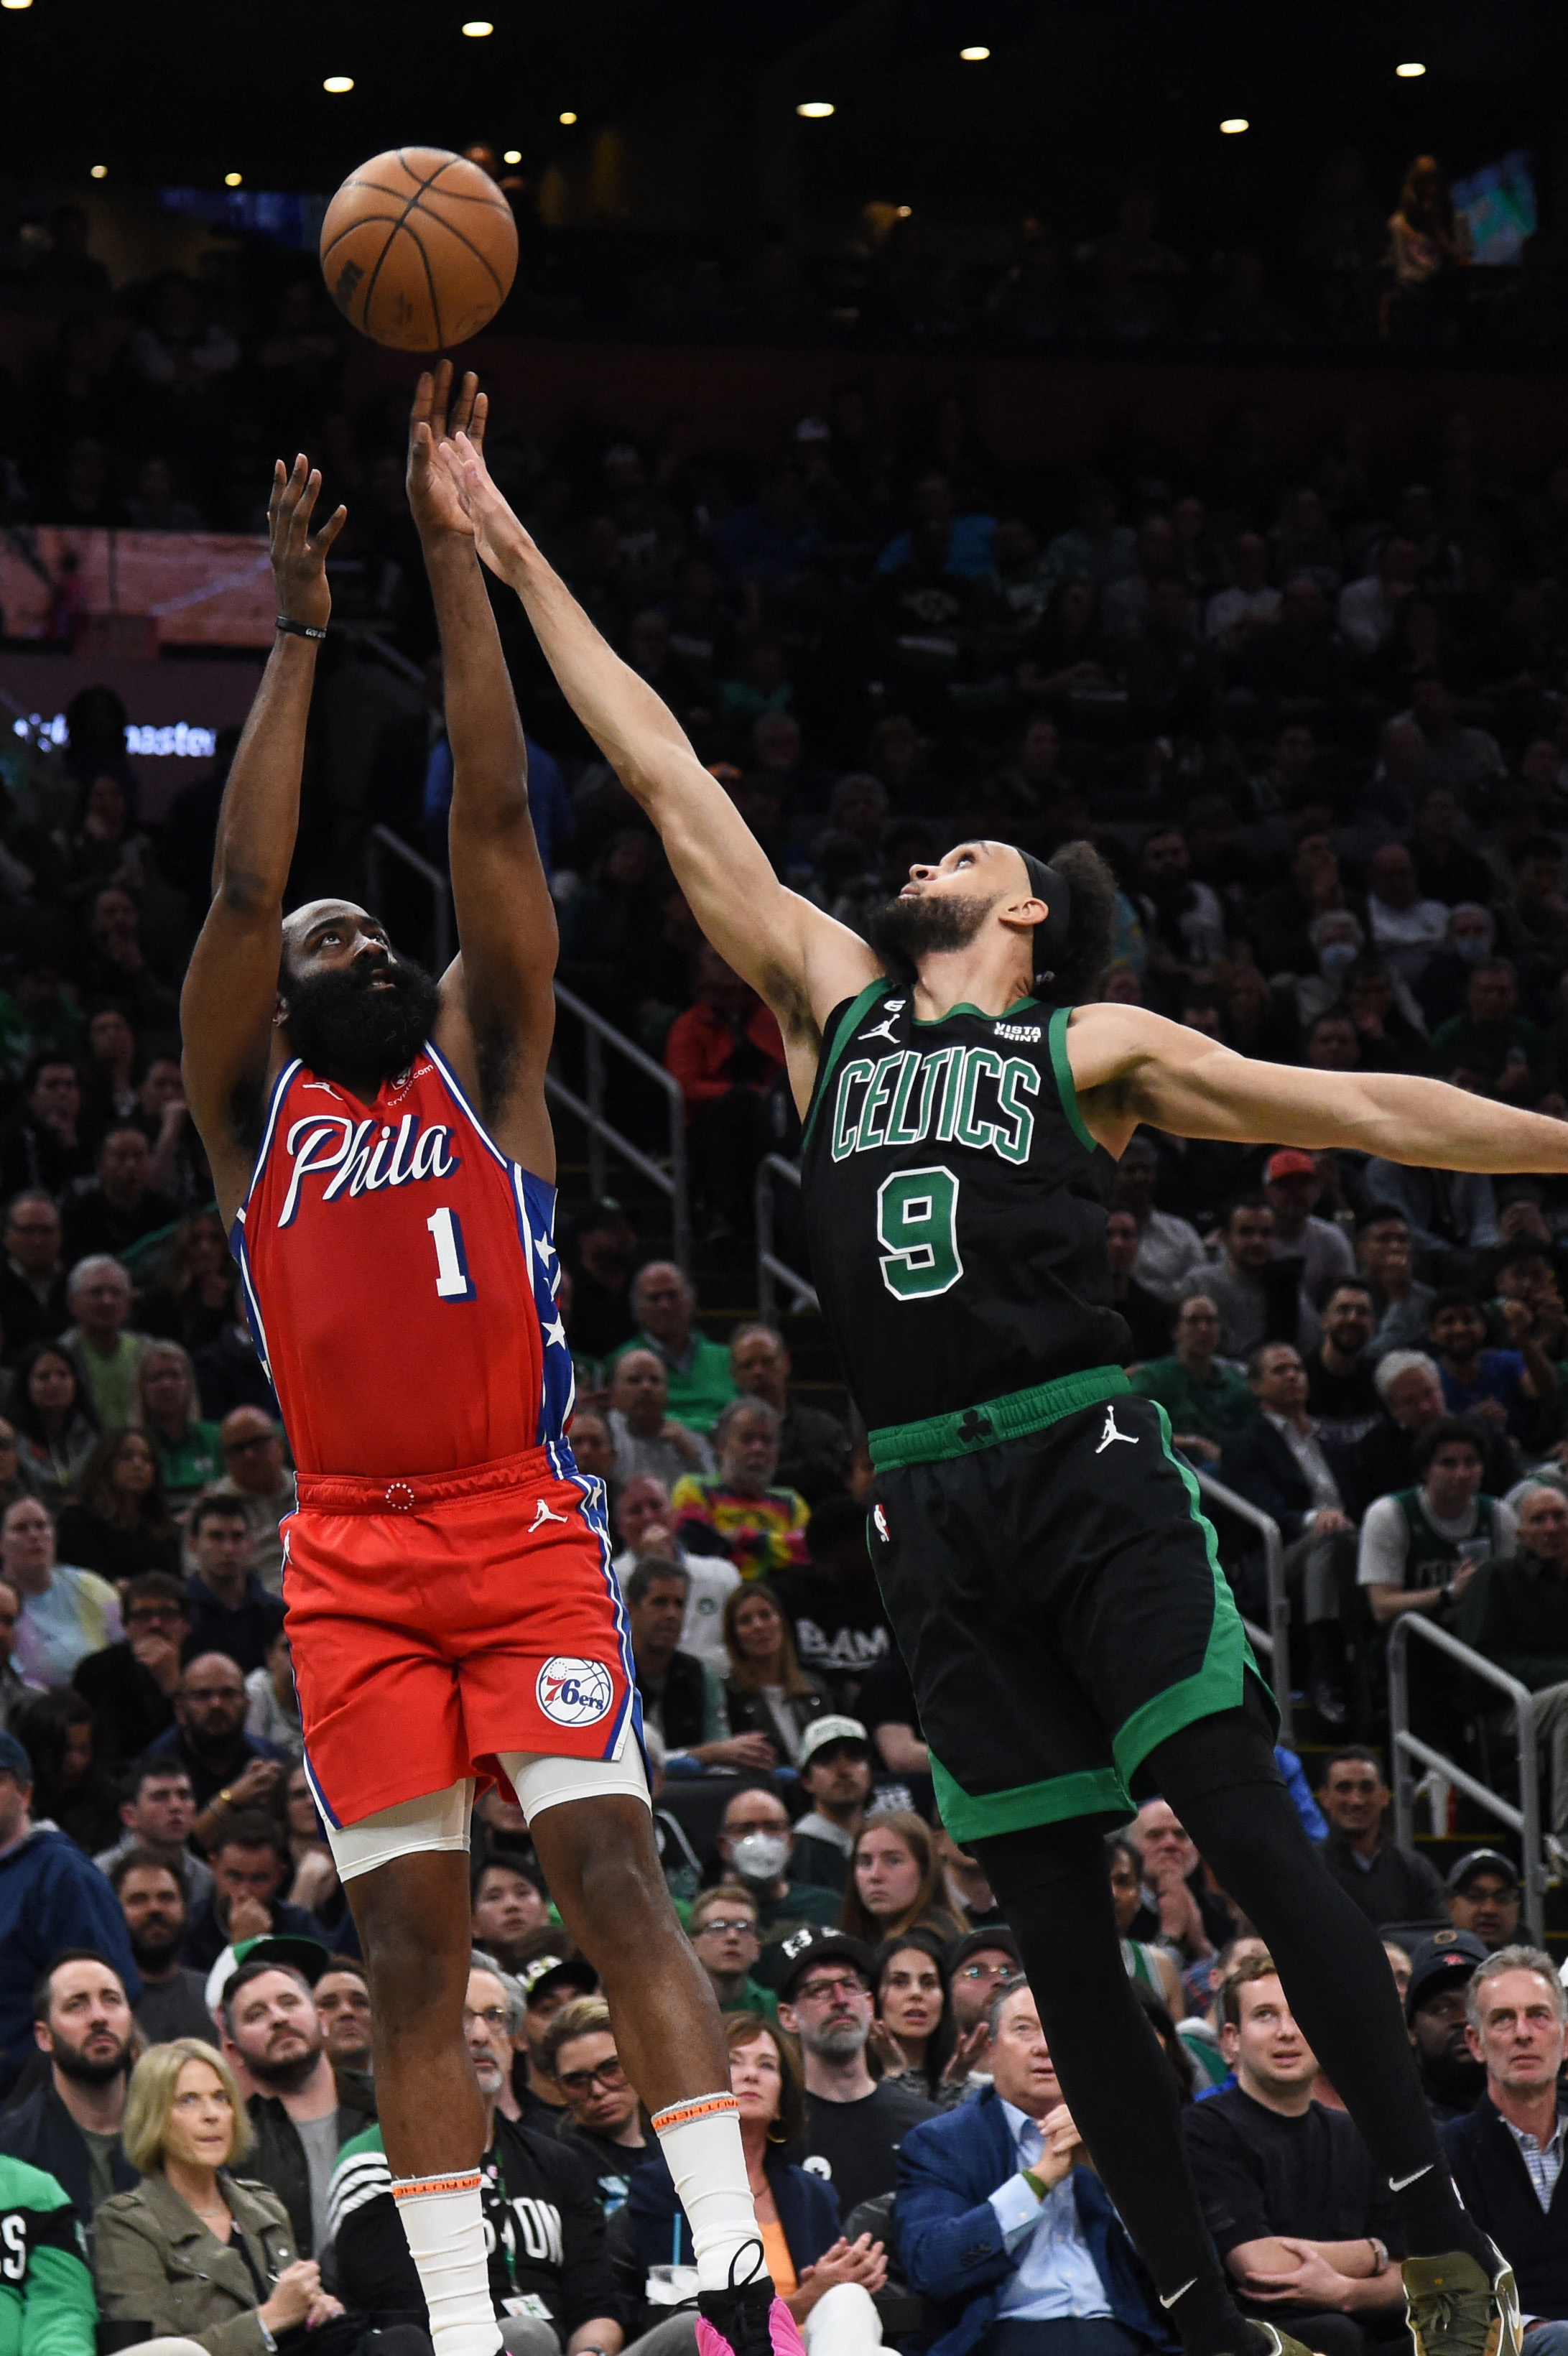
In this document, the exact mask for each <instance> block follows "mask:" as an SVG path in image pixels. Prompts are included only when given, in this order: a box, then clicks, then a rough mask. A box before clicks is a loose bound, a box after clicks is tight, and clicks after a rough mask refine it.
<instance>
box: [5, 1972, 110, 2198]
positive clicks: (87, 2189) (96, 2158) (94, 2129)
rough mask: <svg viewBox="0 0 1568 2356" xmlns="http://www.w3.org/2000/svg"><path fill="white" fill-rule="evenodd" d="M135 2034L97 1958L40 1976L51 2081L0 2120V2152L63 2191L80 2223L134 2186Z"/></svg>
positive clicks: (40, 2035)
mask: <svg viewBox="0 0 1568 2356" xmlns="http://www.w3.org/2000/svg"><path fill="white" fill-rule="evenodd" d="M134 2032H135V2022H134V2019H133V2018H132V2014H131V2007H130V2005H129V2003H128V2002H127V2000H126V1996H125V1989H124V1983H123V1981H122V1980H121V1978H120V1975H119V1974H118V1972H116V1971H115V1970H114V1969H113V1966H112V1965H109V1964H106V1963H105V1962H104V1960H103V1958H102V1955H98V1954H91V1953H90V1952H88V1951H87V1950H85V1949H78V1948H67V1949H66V1950H65V1951H64V1952H63V1953H62V1954H60V1955H59V1956H58V1957H57V1958H56V1959H55V1960H54V1961H53V1962H52V1963H51V1964H50V1965H49V1966H48V1969H47V1970H46V1971H44V1972H43V1973H41V1974H40V1976H39V1979H38V1987H37V1989H36V1991H35V1993H34V1997H33V2035H34V2038H35V2040H37V2043H38V2050H39V2051H40V2052H42V2053H45V2054H47V2055H48V2061H49V2071H48V2077H47V2078H45V2079H44V2080H43V2081H42V2082H41V2083H39V2084H38V2086H36V2087H35V2088H34V2090H33V2092H32V2093H31V2094H28V2095H27V2096H26V2097H25V2098H24V2100H23V2101H21V2102H20V2103H16V2104H13V2106H12V2107H11V2109H9V2110H8V2111H5V2112H4V2113H0V2151H4V2152H7V2153H9V2155H10V2156H11V2158H13V2159H24V2160H26V2161H27V2162H28V2164H29V2165H30V2166H31V2167H33V2168H41V2169H44V2171H45V2172H46V2174H48V2175H49V2176H52V2177H53V2178H54V2179H55V2180H56V2181H57V2183H59V2184H63V2185H64V2187H65V2189H66V2190H67V2191H68V2192H69V2193H70V2198H71V2201H72V2204H73V2205H74V2207H75V2209H76V2211H77V2213H78V2215H79V2216H80V2217H81V2219H82V2220H83V2221H84V2222H88V2221H91V2219H92V2218H94V2217H96V2215H97V2213H98V2211H99V2210H100V2209H101V2208H102V2205H103V2203H104V2201H107V2200H108V2199H109V2198H110V2196H111V2194H113V2193H115V2192H128V2191H129V2190H131V2188H132V2186H133V2185H134V2183H135V2181H136V2171H135V2169H134V2167H133V2166H132V2165H131V2163H130V2161H129V2160H128V2159H127V2158H126V2157H125V2154H124V2149H123V2148H122V2147H121V2141H120V2129H121V2124H122V2121H123V2119H124V2111H125V2086H126V2081H127V2079H128V2077H129V2075H130V2070H131V2061H132V2055H133V2051H134Z"/></svg>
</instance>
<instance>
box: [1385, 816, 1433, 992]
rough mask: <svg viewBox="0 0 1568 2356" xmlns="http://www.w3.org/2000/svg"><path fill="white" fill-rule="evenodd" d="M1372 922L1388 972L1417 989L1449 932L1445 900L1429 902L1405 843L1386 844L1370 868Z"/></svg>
mask: <svg viewBox="0 0 1568 2356" xmlns="http://www.w3.org/2000/svg"><path fill="white" fill-rule="evenodd" d="M1367 883H1368V890H1367V920H1368V923H1369V926H1370V929H1371V936H1372V949H1373V952H1374V954H1375V955H1376V956H1377V958H1378V959H1379V960H1380V964H1381V965H1382V967H1383V969H1384V970H1385V971H1386V972H1388V973H1391V974H1392V975H1393V976H1394V977H1395V979H1396V980H1399V981H1402V982H1404V983H1406V984H1410V985H1413V984H1415V983H1416V982H1418V981H1419V980H1421V977H1422V975H1423V972H1424V971H1425V969H1426V968H1427V966H1428V965H1429V964H1430V962H1431V960H1432V958H1433V955H1434V951H1435V950H1436V949H1437V948H1439V946H1440V945H1441V943H1442V942H1443V940H1444V937H1445V935H1446V933H1447V930H1448V911H1447V909H1446V908H1445V907H1444V905H1443V903H1442V902H1441V901H1440V900H1428V899H1425V898H1423V894H1422V890H1421V884H1420V882H1419V880H1418V878H1417V875H1416V872H1415V862H1414V860H1413V859H1412V857H1411V854H1410V851H1409V850H1408V848H1407V847H1406V845H1405V844H1404V843H1402V842H1385V843H1383V844H1381V845H1380V848H1379V849H1378V850H1376V851H1373V853H1372V856H1371V858H1370V859H1369V861H1368V862H1367Z"/></svg>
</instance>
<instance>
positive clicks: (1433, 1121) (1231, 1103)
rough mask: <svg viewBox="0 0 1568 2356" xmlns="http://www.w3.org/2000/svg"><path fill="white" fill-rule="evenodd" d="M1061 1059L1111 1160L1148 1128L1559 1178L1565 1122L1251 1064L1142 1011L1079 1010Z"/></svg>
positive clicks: (1567, 1162)
mask: <svg viewBox="0 0 1568 2356" xmlns="http://www.w3.org/2000/svg"><path fill="white" fill-rule="evenodd" d="M1068 1060H1069V1063H1070V1065H1071V1066H1072V1076H1073V1081H1074V1085H1075V1087H1077V1090H1078V1095H1079V1109H1080V1110H1081V1112H1082V1114H1083V1118H1084V1120H1085V1122H1086V1123H1087V1125H1088V1127H1089V1129H1090V1132H1091V1133H1092V1135H1093V1136H1095V1137H1096V1138H1098V1139H1099V1141H1100V1142H1101V1144H1102V1145H1104V1146H1106V1147H1108V1148H1109V1150H1110V1151H1112V1153H1118V1154H1119V1153H1120V1152H1121V1151H1122V1147H1123V1146H1124V1145H1125V1144H1126V1142H1127V1140H1128V1139H1129V1138H1130V1137H1131V1135H1132V1134H1133V1130H1134V1129H1136V1128H1137V1126H1138V1124H1139V1122H1140V1121H1148V1122H1149V1123H1150V1124H1151V1125H1152V1126H1153V1127H1154V1128H1155V1129H1165V1130H1170V1131H1171V1132H1172V1134H1173V1135H1174V1136H1176V1137H1204V1138H1218V1139H1220V1140H1222V1141H1226V1142H1228V1143H1230V1144H1237V1145H1300V1146H1305V1147H1307V1148H1308V1149H1317V1148H1324V1147H1328V1146H1335V1145H1344V1146H1350V1147H1353V1148H1354V1149H1355V1150H1356V1151H1358V1152H1361V1153H1377V1154H1380V1155H1381V1156H1382V1157H1383V1159H1384V1160H1385V1161H1388V1162H1410V1163H1412V1164H1413V1165H1414V1166H1415V1167H1416V1168H1418V1169H1428V1170H1473V1171H1507V1172H1509V1173H1513V1172H1516V1171H1518V1172H1526V1171H1540V1172H1542V1173H1546V1172H1560V1171H1568V1123H1565V1122H1563V1121H1560V1120H1549V1119H1546V1118H1545V1116H1544V1115H1542V1114H1541V1113H1534V1112H1520V1111H1516V1110H1515V1108H1513V1106H1511V1105H1505V1104H1498V1103H1495V1102H1494V1101H1493V1100H1492V1099H1491V1098H1489V1097H1473V1096H1470V1095H1468V1094H1467V1093H1466V1090H1465V1089H1463V1088H1455V1087H1449V1086H1448V1084H1447V1082H1446V1081H1444V1080H1423V1079H1414V1078H1412V1077H1411V1076H1409V1075H1408V1074H1406V1073H1403V1072H1317V1071H1306V1070H1301V1069H1298V1068H1296V1067H1295V1066H1293V1065H1285V1064H1259V1063H1254V1062H1252V1060H1251V1057H1249V1056H1246V1055H1237V1054H1236V1053H1235V1052H1234V1051H1233V1050H1232V1049H1231V1048H1230V1047H1221V1046H1219V1044H1217V1043H1216V1042H1215V1041H1214V1040H1212V1039H1210V1038H1208V1037H1207V1036H1206V1035H1205V1034H1204V1033H1202V1032H1199V1031H1192V1030H1189V1029H1188V1028H1187V1025H1186V1024H1185V1023H1169V1022H1167V1021H1166V1020H1165V1017H1164V1015H1161V1014H1151V1013H1149V1012H1147V1011H1146V1009H1144V1008H1143V1007H1138V1006H1112V1005H1097V1006H1085V1007H1080V1008H1079V1010H1078V1012H1076V1013H1075V1014H1074V1016H1073V1018H1072V1021H1071V1023H1070V1024H1069V1028H1068Z"/></svg>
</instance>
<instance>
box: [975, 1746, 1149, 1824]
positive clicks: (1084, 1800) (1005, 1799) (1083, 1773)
mask: <svg viewBox="0 0 1568 2356" xmlns="http://www.w3.org/2000/svg"><path fill="white" fill-rule="evenodd" d="M930 1768H931V1783H932V1784H933V1786H934V1787H935V1790H936V1795H937V1814H938V1815H940V1818H941V1820H942V1822H943V1824H944V1825H945V1826H947V1828H948V1830H949V1832H950V1833H951V1835H952V1837H953V1838H954V1840H956V1841H966V1840H983V1838H984V1837H985V1835H986V1834H987V1833H1026V1832H1028V1831H1030V1830H1031V1829H1032V1828H1033V1827H1034V1826H1036V1825H1057V1824H1062V1823H1064V1822H1065V1821H1066V1820H1067V1819H1068V1818H1069V1816H1114V1817H1115V1818H1116V1820H1117V1822H1118V1824H1125V1823H1126V1821H1127V1818H1128V1817H1129V1816H1130V1815H1133V1802H1132V1798H1131V1795H1130V1794H1129V1793H1128V1790H1127V1786H1126V1785H1125V1783H1122V1778H1121V1776H1120V1775H1119V1774H1118V1773H1117V1772H1116V1770H1115V1768H1114V1767H1085V1768H1080V1769H1079V1771H1078V1772H1077V1773H1076V1774H1072V1775H1047V1777H1046V1778H1045V1780H1044V1782H1042V1783H1015V1785H1014V1786H1013V1789H1012V1790H1011V1791H1010V1792H981V1793H975V1792H966V1791H965V1790H964V1789H963V1786H962V1785H961V1783H955V1782H954V1781H953V1779H952V1777H951V1776H950V1774H949V1773H948V1771H947V1769H946V1768H945V1767H944V1766H943V1765H942V1762H941V1761H940V1759H939V1758H938V1757H937V1754H936V1752H935V1751H932V1752H931V1753H930Z"/></svg>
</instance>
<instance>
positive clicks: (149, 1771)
mask: <svg viewBox="0 0 1568 2356" xmlns="http://www.w3.org/2000/svg"><path fill="white" fill-rule="evenodd" d="M120 1791H121V1797H120V1823H121V1826H122V1827H123V1829H122V1831H121V1834H120V1837H119V1839H118V1840H117V1841H115V1843H114V1845H113V1847H112V1848H105V1849H100V1851H99V1853H98V1855H97V1856H96V1857H95V1858H93V1860H92V1862H93V1864H94V1865H95V1866H96V1867H97V1868H98V1870H99V1871H100V1873H113V1869H114V1868H115V1866H116V1865H117V1864H118V1863H119V1861H120V1859H121V1858H123V1857H129V1856H130V1854H131V1852H132V1851H133V1849H134V1850H135V1851H136V1852H137V1853H138V1854H139V1855H141V1856H144V1857H156V1858H157V1859H158V1861H159V1863H160V1864H162V1865H166V1866H167V1867H168V1869H169V1870H170V1872H171V1873H173V1874H174V1875H175V1876H176V1878H177V1880H178V1882H179V1886H180V1888H181V1889H182V1890H184V1891H185V1893H186V1895H187V1897H188V1899H189V1901H190V1902H191V1904H192V1905H193V1906H195V1905H199V1903H200V1901H201V1900H202V1899H204V1898H205V1897H206V1895H207V1893H208V1891H209V1890H210V1889H211V1887H212V1876H211V1873H210V1872H209V1869H208V1868H207V1866H206V1865H205V1864H204V1863H203V1861H202V1860H201V1858H199V1857H198V1856H197V1854H196V1852H195V1850H194V1849H193V1848H191V1847H189V1846H188V1844H189V1840H190V1835H191V1828H192V1826H194V1825H195V1823H196V1794H194V1792H192V1790H191V1788H190V1778H189V1776H188V1774H187V1773H186V1772H185V1769H184V1768H183V1767H180V1766H177V1765H175V1764H174V1763H172V1762H170V1761H169V1760H167V1759H159V1758H157V1757H156V1756H153V1755H151V1754H149V1755H147V1756H145V1757H143V1758H141V1759H138V1760H136V1761H135V1762H134V1764H133V1765H132V1766H130V1767H128V1768H127V1769H126V1771H125V1773H124V1777H123V1779H122V1782H121V1786H120Z"/></svg>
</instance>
